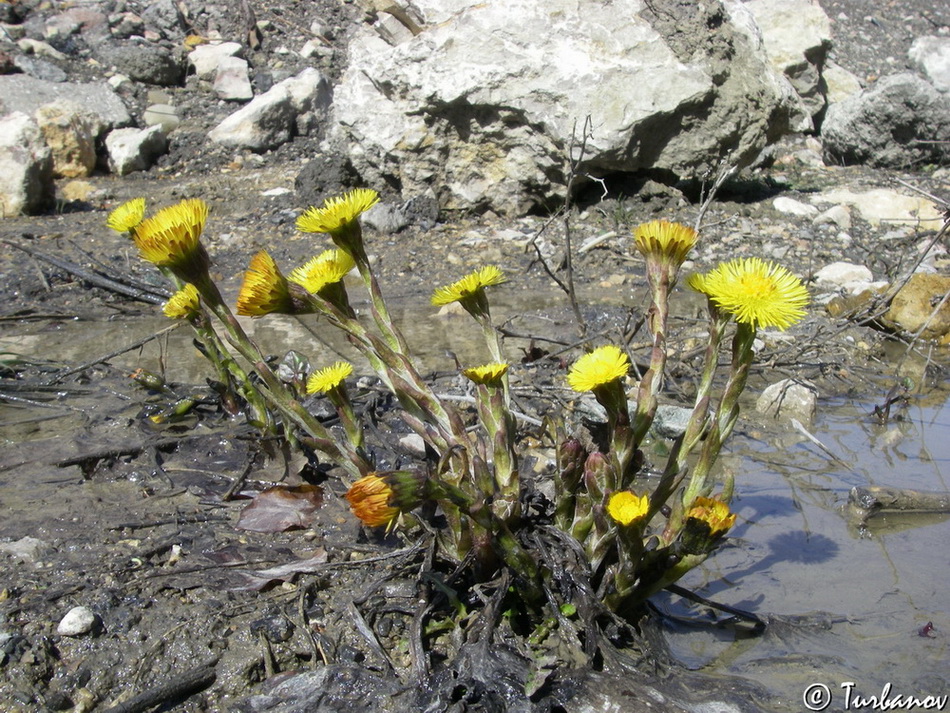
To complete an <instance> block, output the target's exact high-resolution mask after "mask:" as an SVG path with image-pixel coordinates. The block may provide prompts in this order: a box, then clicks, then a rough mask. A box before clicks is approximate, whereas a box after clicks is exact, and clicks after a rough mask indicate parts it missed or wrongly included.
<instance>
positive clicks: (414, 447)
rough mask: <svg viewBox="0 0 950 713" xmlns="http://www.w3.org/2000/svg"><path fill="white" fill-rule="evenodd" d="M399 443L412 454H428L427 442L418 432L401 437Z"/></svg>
mask: <svg viewBox="0 0 950 713" xmlns="http://www.w3.org/2000/svg"><path fill="white" fill-rule="evenodd" d="M399 445H400V446H401V447H402V448H404V449H405V450H407V451H408V452H409V453H410V454H412V455H416V456H424V455H425V454H426V442H425V441H424V440H423V439H422V436H420V435H419V434H417V433H409V434H406V435H405V436H403V437H402V438H400V439H399Z"/></svg>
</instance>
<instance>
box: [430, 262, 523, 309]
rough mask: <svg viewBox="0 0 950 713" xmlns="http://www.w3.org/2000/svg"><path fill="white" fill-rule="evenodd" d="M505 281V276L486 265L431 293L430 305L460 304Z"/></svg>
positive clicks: (493, 267) (496, 269) (491, 266)
mask: <svg viewBox="0 0 950 713" xmlns="http://www.w3.org/2000/svg"><path fill="white" fill-rule="evenodd" d="M505 281H506V280H505V275H504V273H503V272H502V271H501V270H500V269H498V268H497V267H495V266H494V265H486V266H485V267H483V268H481V269H480V270H476V271H475V272H472V273H469V274H468V275H466V276H465V277H463V278H462V279H461V280H458V281H457V282H453V283H452V284H451V285H445V286H444V287H439V288H438V289H436V291H435V292H433V293H432V304H434V305H436V306H437V307H441V306H442V305H447V304H451V303H452V302H462V301H464V300H466V299H468V298H470V297H474V296H476V295H478V294H480V293H482V292H483V290H484V289H485V288H486V287H491V286H492V285H500V284H501V283H503V282H505Z"/></svg>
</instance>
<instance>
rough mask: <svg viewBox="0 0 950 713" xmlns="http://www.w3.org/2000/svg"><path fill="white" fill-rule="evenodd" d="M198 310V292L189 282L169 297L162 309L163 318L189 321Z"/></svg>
mask: <svg viewBox="0 0 950 713" xmlns="http://www.w3.org/2000/svg"><path fill="white" fill-rule="evenodd" d="M198 310H199V302H198V290H197V289H196V288H195V286H194V285H192V284H191V283H190V282H189V283H188V284H187V285H185V286H184V287H182V288H181V289H180V290H178V292H176V293H175V294H173V295H172V296H171V297H169V298H168V302H166V303H165V306H164V307H163V308H162V311H163V312H164V313H165V316H166V317H171V318H172V319H190V318H191V317H194V316H195V315H196V314H198Z"/></svg>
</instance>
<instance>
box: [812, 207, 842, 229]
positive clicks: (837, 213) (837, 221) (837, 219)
mask: <svg viewBox="0 0 950 713" xmlns="http://www.w3.org/2000/svg"><path fill="white" fill-rule="evenodd" d="M812 222H813V223H814V224H815V225H826V224H829V223H830V224H833V225H837V226H838V227H839V228H843V229H844V230H850V229H851V211H850V210H849V209H848V206H846V205H833V206H831V208H829V209H828V210H826V211H823V212H822V213H819V214H818V215H816V216H815V218H814V220H812Z"/></svg>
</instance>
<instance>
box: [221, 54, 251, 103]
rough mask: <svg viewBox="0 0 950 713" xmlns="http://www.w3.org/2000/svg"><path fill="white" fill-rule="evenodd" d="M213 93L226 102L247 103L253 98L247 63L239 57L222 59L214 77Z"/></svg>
mask: <svg viewBox="0 0 950 713" xmlns="http://www.w3.org/2000/svg"><path fill="white" fill-rule="evenodd" d="M213 87H214V91H215V93H216V94H217V95H218V96H219V97H220V98H222V99H224V100H226V101H247V100H248V99H253V98H254V90H253V89H251V79H250V77H249V76H248V74H247V61H246V60H243V59H241V58H240V57H222V58H221V60H220V61H219V62H218V71H217V73H216V74H215V75H214V85H213Z"/></svg>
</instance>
